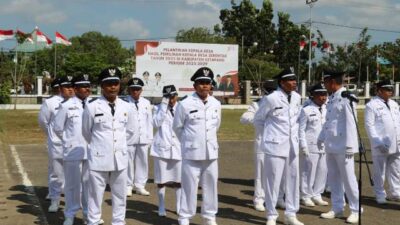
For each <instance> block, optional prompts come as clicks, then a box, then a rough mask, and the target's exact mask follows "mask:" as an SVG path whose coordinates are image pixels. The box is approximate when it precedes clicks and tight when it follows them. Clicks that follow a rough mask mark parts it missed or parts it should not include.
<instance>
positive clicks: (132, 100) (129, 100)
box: [128, 95, 142, 103]
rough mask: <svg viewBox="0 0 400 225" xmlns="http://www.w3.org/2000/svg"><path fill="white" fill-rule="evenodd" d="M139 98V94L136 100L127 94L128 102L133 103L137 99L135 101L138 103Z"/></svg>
mask: <svg viewBox="0 0 400 225" xmlns="http://www.w3.org/2000/svg"><path fill="white" fill-rule="evenodd" d="M141 98H142V97H141V96H139V99H138V100H135V99H133V98H132V96H130V95H128V102H132V103H135V102H136V101H137V102H138V103H139V102H140V99H141Z"/></svg>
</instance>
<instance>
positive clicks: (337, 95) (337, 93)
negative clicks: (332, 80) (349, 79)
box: [332, 87, 346, 98]
mask: <svg viewBox="0 0 400 225" xmlns="http://www.w3.org/2000/svg"><path fill="white" fill-rule="evenodd" d="M345 90H346V88H345V87H341V88H339V89H338V90H337V91H336V92H335V93H333V94H332V98H339V97H340V98H341V97H342V96H341V95H342V92H343V91H345Z"/></svg>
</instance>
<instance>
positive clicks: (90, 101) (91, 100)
mask: <svg viewBox="0 0 400 225" xmlns="http://www.w3.org/2000/svg"><path fill="white" fill-rule="evenodd" d="M96 100H97V98H92V99H90V100H89V103H92V102H94V101H96Z"/></svg>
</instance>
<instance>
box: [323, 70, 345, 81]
mask: <svg viewBox="0 0 400 225" xmlns="http://www.w3.org/2000/svg"><path fill="white" fill-rule="evenodd" d="M344 74H345V72H344V71H332V70H324V74H323V75H322V78H323V79H333V78H336V77H340V76H343V75H344Z"/></svg>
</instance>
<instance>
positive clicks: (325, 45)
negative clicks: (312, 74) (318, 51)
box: [322, 41, 331, 53]
mask: <svg viewBox="0 0 400 225" xmlns="http://www.w3.org/2000/svg"><path fill="white" fill-rule="evenodd" d="M322 51H323V52H326V53H331V45H330V44H329V42H327V41H324V43H322Z"/></svg>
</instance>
